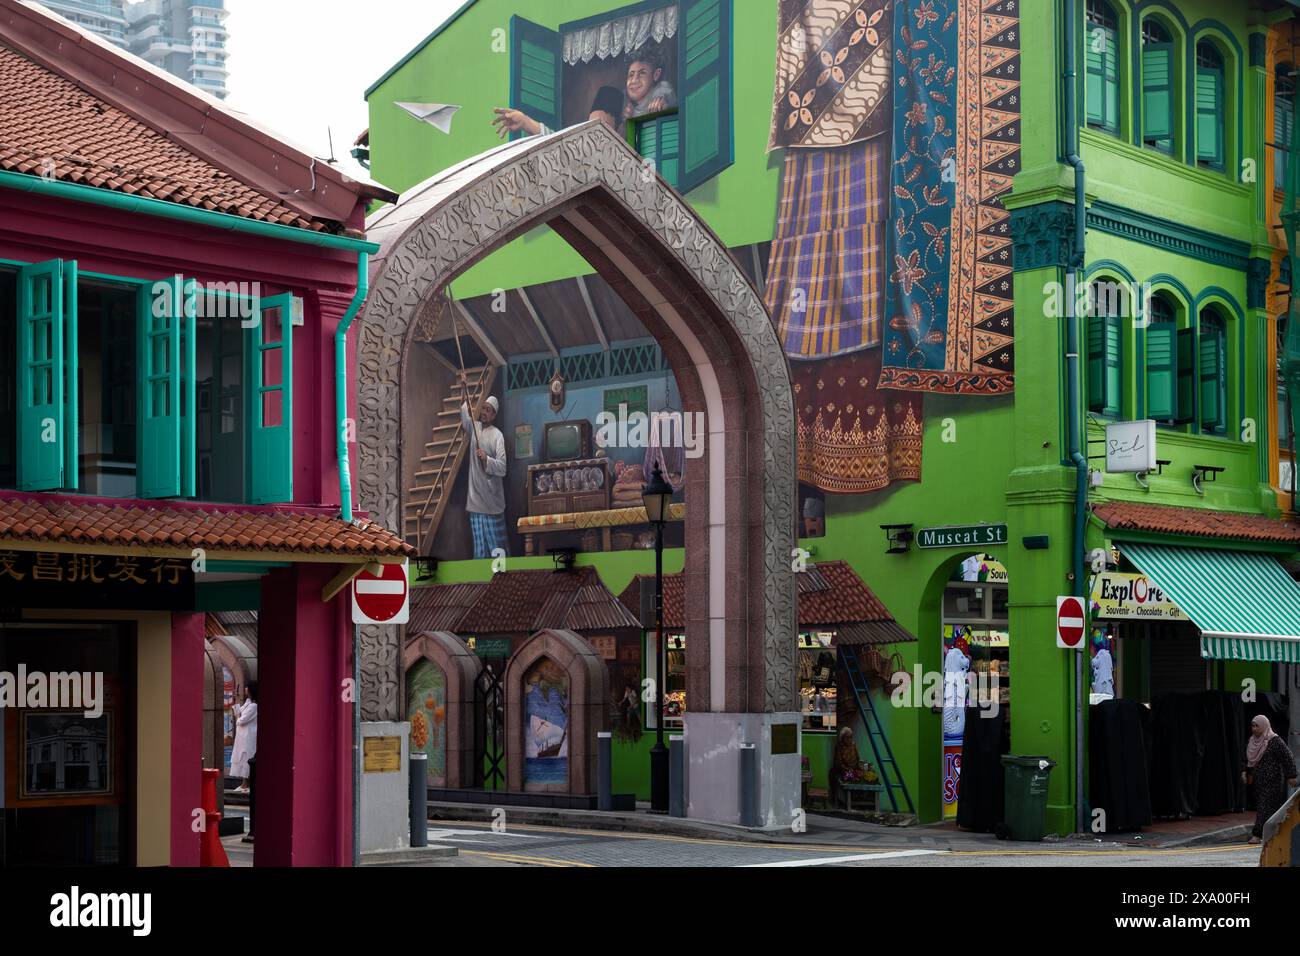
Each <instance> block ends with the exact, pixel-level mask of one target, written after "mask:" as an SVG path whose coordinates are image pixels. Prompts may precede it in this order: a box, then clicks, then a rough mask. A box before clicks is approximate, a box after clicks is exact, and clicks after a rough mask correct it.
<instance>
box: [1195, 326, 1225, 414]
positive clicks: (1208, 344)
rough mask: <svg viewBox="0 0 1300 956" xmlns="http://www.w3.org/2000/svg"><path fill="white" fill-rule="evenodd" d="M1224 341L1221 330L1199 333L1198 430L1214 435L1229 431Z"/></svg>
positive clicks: (1212, 329) (1214, 329) (1223, 334)
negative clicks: (1199, 400) (1199, 409)
mask: <svg viewBox="0 0 1300 956" xmlns="http://www.w3.org/2000/svg"><path fill="white" fill-rule="evenodd" d="M1226 339H1227V336H1226V334H1225V333H1224V331H1223V330H1222V329H1220V328H1215V327H1210V328H1204V327H1203V328H1202V329H1201V428H1202V430H1204V431H1207V432H1210V433H1212V434H1216V435H1218V434H1222V433H1224V432H1226V431H1227V430H1228V422H1227V404H1228V374H1227V372H1228V365H1227V351H1228V350H1227V341H1226Z"/></svg>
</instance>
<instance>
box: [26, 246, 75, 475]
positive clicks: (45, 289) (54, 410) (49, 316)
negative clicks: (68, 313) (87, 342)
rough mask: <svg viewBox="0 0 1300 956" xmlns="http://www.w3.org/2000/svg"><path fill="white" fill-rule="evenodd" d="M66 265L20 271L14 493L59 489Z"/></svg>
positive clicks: (51, 263) (54, 263)
mask: <svg viewBox="0 0 1300 956" xmlns="http://www.w3.org/2000/svg"><path fill="white" fill-rule="evenodd" d="M63 270H64V263H63V261H62V260H61V259H51V260H50V261H48V262H39V263H36V264H35V265H30V266H24V267H22V268H21V269H19V270H18V323H17V325H18V401H17V411H18V490H19V491H53V490H55V489H57V488H62V487H63V469H64V465H65V461H64V454H65V453H64V443H65V442H66V441H67V438H68V436H67V435H66V434H64V425H65V423H66V420H65V415H66V408H65V403H64V391H65V378H64V331H65V328H64V323H65V314H64V278H63Z"/></svg>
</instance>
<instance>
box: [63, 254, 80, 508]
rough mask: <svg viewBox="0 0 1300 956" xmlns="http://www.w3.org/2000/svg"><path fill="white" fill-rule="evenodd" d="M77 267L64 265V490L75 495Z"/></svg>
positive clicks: (77, 473) (77, 456)
mask: <svg viewBox="0 0 1300 956" xmlns="http://www.w3.org/2000/svg"><path fill="white" fill-rule="evenodd" d="M78 335H79V332H78V326H77V263H76V261H75V260H68V261H66V262H64V263H63V367H64V369H65V370H66V373H67V378H66V380H65V382H66V384H65V385H64V388H65V389H66V391H65V392H64V403H63V409H64V421H63V487H64V488H66V489H67V490H68V491H76V490H77V489H78V488H80V487H81V467H80V465H81V428H80V421H81V394H80V392H81V389H80V385H81V363H80V355H79V354H78V342H79V339H78Z"/></svg>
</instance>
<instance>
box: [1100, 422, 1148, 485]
mask: <svg viewBox="0 0 1300 956" xmlns="http://www.w3.org/2000/svg"><path fill="white" fill-rule="evenodd" d="M1155 467H1156V423H1155V422H1154V421H1151V420H1150V419H1146V420H1144V421H1140V422H1110V423H1109V424H1108V425H1107V426H1106V470H1107V471H1109V472H1141V471H1154V470H1155Z"/></svg>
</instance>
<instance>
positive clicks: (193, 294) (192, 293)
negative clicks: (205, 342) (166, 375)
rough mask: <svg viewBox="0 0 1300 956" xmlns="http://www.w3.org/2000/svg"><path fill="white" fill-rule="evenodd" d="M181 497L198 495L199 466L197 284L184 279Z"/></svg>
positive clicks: (182, 311)
mask: <svg viewBox="0 0 1300 956" xmlns="http://www.w3.org/2000/svg"><path fill="white" fill-rule="evenodd" d="M181 315H182V317H183V319H184V322H183V324H182V326H181V389H180V397H181V496H182V497H184V498H194V497H197V495H198V488H197V481H196V474H197V468H198V449H197V447H196V444H197V443H196V441H195V429H196V428H197V425H198V410H197V408H196V407H195V401H196V400H197V398H198V383H197V382H196V381H195V379H196V378H197V373H198V369H197V367H196V365H197V363H196V357H195V350H196V347H197V343H196V340H195V334H196V329H195V320H196V317H197V315H198V283H197V282H195V281H194V280H193V279H186V280H185V283H184V286H183V287H182V290H181Z"/></svg>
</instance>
